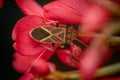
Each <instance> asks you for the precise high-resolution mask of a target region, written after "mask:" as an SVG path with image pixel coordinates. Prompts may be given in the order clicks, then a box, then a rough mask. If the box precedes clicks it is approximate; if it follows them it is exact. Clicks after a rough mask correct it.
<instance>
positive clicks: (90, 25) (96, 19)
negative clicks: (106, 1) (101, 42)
mask: <svg viewBox="0 0 120 80" xmlns="http://www.w3.org/2000/svg"><path fill="white" fill-rule="evenodd" d="M109 19H110V12H109V11H108V10H106V9H104V8H103V7H100V6H98V5H97V6H96V5H94V6H92V7H91V8H89V10H88V11H87V12H86V13H85V14H84V15H83V17H82V28H81V32H93V33H94V32H98V31H100V30H101V29H102V28H103V27H104V26H103V25H104V24H105V23H106V21H108V20H109Z"/></svg>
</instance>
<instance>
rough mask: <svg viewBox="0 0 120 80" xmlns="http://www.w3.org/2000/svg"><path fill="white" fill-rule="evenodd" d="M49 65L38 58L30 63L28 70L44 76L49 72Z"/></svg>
mask: <svg viewBox="0 0 120 80" xmlns="http://www.w3.org/2000/svg"><path fill="white" fill-rule="evenodd" d="M49 71H50V70H49V67H48V64H47V62H46V61H44V60H43V59H39V60H37V61H35V62H34V63H33V64H32V67H31V70H30V72H31V73H33V74H34V75H36V76H45V75H47V74H48V73H49Z"/></svg>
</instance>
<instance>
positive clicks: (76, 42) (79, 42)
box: [72, 39, 87, 50]
mask: <svg viewBox="0 0 120 80" xmlns="http://www.w3.org/2000/svg"><path fill="white" fill-rule="evenodd" d="M72 42H73V43H74V44H75V45H77V46H79V47H80V48H82V49H83V50H84V49H85V48H86V47H87V45H86V44H85V43H83V42H82V41H80V40H79V39H75V40H73V41H72Z"/></svg>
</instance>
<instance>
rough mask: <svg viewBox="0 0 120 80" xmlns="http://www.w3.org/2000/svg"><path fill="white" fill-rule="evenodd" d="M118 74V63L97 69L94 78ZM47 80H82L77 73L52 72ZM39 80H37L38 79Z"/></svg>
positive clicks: (119, 70)
mask: <svg viewBox="0 0 120 80" xmlns="http://www.w3.org/2000/svg"><path fill="white" fill-rule="evenodd" d="M118 72H120V63H116V64H112V65H109V66H105V67H102V68H100V69H98V70H97V71H96V73H95V76H94V78H99V77H104V76H110V75H113V74H115V73H118ZM47 79H49V80H82V75H81V73H80V72H79V71H70V72H60V71H54V72H52V73H51V74H49V75H48V76H47ZM38 80H39V79H38Z"/></svg>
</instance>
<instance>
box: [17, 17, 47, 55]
mask: <svg viewBox="0 0 120 80" xmlns="http://www.w3.org/2000/svg"><path fill="white" fill-rule="evenodd" d="M42 25H44V23H43V22H42V19H41V17H39V16H26V17H24V18H22V19H20V20H19V21H18V22H17V23H16V25H15V27H16V33H17V35H16V36H17V37H16V48H17V50H18V52H19V53H21V54H23V55H33V54H38V53H40V52H41V51H42V50H44V49H45V48H44V47H42V46H40V45H39V44H40V43H38V42H36V41H34V40H33V39H31V38H30V36H29V31H30V30H31V29H33V28H35V27H38V26H42Z"/></svg>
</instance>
